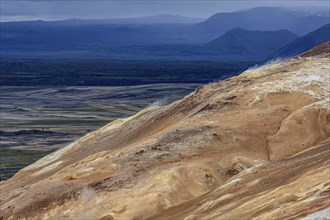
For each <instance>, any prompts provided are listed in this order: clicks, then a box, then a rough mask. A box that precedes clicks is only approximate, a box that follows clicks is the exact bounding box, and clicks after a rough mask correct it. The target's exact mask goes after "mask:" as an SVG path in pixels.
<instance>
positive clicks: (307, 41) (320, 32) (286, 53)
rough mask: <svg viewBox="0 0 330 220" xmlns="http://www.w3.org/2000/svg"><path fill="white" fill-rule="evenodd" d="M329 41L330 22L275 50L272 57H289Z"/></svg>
mask: <svg viewBox="0 0 330 220" xmlns="http://www.w3.org/2000/svg"><path fill="white" fill-rule="evenodd" d="M327 41H330V24H327V25H324V26H322V27H321V28H319V29H317V30H315V31H313V32H311V33H309V34H307V35H305V36H303V37H300V38H298V39H296V40H295V41H293V42H291V43H289V44H288V45H286V46H284V47H283V48H281V49H279V50H278V51H277V52H275V54H274V55H273V56H272V58H277V57H281V58H287V57H291V56H295V55H297V54H299V53H302V52H304V51H307V50H309V49H311V48H313V47H315V46H317V45H319V44H321V43H324V42H327Z"/></svg>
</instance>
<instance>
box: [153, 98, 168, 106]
mask: <svg viewBox="0 0 330 220" xmlns="http://www.w3.org/2000/svg"><path fill="white" fill-rule="evenodd" d="M169 103H170V99H169V98H168V97H163V98H161V99H158V100H156V101H154V102H153V103H151V105H149V107H153V106H158V107H162V106H165V105H167V104H169Z"/></svg>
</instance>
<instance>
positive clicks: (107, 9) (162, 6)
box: [0, 0, 329, 21]
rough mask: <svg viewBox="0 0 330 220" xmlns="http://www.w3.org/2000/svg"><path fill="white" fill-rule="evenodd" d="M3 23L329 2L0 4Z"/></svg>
mask: <svg viewBox="0 0 330 220" xmlns="http://www.w3.org/2000/svg"><path fill="white" fill-rule="evenodd" d="M0 2H1V3H0V4H1V9H0V10H1V11H0V12H1V20H2V21H4V20H35V19H45V20H58V19H68V18H117V17H137V16H146V15H155V14H161V13H163V14H179V15H184V16H190V17H204V18H206V17H208V16H210V15H212V14H215V13H217V12H221V11H235V10H241V9H246V8H252V7H259V6H276V7H293V8H297V7H306V8H310V7H320V8H328V9H329V2H328V1H284V0H282V1H244V0H242V1H229V0H227V1H197V0H190V1H189V0H177V1H170V0H156V1H155V0H149V1H140V0H135V1H125V0H124V1H119V0H117V1H100V0H84V1H79V0H78V1H75V0H71V1H68V0H67V1H58V0H54V1H43V0H34V1H32V0H26V1H11V0H1V1H0Z"/></svg>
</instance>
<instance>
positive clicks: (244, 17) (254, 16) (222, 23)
mask: <svg viewBox="0 0 330 220" xmlns="http://www.w3.org/2000/svg"><path fill="white" fill-rule="evenodd" d="M327 23H329V15H324V16H318V15H317V14H313V13H303V11H299V10H298V11H292V10H288V9H284V8H271V7H269V8H267V7H260V8H252V9H250V10H243V11H237V12H229V13H217V14H215V15H213V16H211V17H210V18H208V19H206V20H205V21H204V22H201V23H200V24H197V25H196V26H197V27H199V28H202V29H203V30H205V31H210V32H213V33H216V34H217V35H220V34H223V33H225V32H227V31H229V30H231V29H233V28H242V29H246V30H263V31H272V30H273V31H274V30H289V31H291V32H293V33H295V34H297V35H304V34H307V33H309V32H311V31H312V30H315V29H316V28H318V27H320V26H322V25H325V24H327Z"/></svg>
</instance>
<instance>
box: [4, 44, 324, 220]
mask: <svg viewBox="0 0 330 220" xmlns="http://www.w3.org/2000/svg"><path fill="white" fill-rule="evenodd" d="M329 45H330V44H329V43H328V44H325V45H322V46H320V47H318V48H314V49H313V50H311V51H309V52H308V53H305V54H303V56H301V57H296V58H292V59H290V60H286V61H282V62H279V63H273V64H267V65H264V66H261V67H259V68H254V69H250V70H247V71H245V72H244V73H242V74H241V75H240V76H237V77H233V78H230V79H227V80H224V81H221V82H218V83H212V84H209V85H205V86H202V87H200V88H199V89H197V90H196V91H195V92H193V93H192V94H190V95H188V96H186V97H185V98H184V99H182V100H179V101H177V102H175V103H172V104H170V105H168V106H165V107H161V108H158V107H153V108H149V109H146V110H144V111H142V112H140V113H138V114H137V115H135V116H133V117H131V118H128V119H120V120H117V121H115V122H113V123H111V124H109V125H107V126H105V127H103V128H101V129H99V130H98V131H95V132H93V133H90V134H88V135H86V136H85V137H83V138H81V139H79V140H77V141H75V142H74V143H72V144H71V145H69V146H68V147H66V148H63V149H62V150H60V151H58V152H56V153H53V154H51V155H49V156H47V157H45V158H43V159H41V160H39V161H38V162H36V163H34V164H32V165H30V166H29V167H26V168H24V169H23V170H21V171H20V172H18V173H17V174H16V175H15V176H14V177H12V178H11V179H9V180H7V181H4V182H1V183H0V187H1V201H0V204H1V218H2V219H102V220H106V219H187V220H188V219H191V220H192V219H297V218H304V217H306V218H307V219H311V218H312V219H313V218H314V217H315V216H316V217H315V218H317V217H325V218H326V217H328V218H330V214H329V211H330V209H327V208H329V207H330V195H329V194H330V167H329V165H330V163H329V162H330V161H329V160H330V145H329V144H330V138H329V137H330V103H329V101H330V97H329V96H330V95H329V93H330V91H329V90H330V56H329V54H330V50H329ZM327 215H328V216H327Z"/></svg>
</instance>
